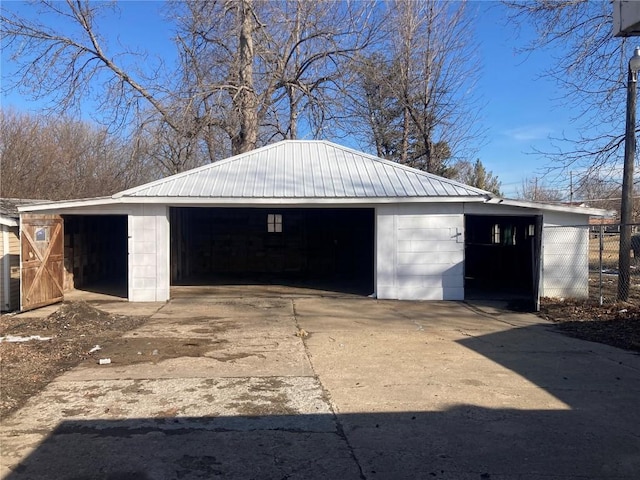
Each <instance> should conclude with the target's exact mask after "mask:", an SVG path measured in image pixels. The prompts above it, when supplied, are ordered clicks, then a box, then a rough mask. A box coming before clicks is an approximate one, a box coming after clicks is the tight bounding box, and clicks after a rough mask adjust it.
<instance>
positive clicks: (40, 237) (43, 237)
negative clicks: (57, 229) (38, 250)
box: [36, 227, 49, 242]
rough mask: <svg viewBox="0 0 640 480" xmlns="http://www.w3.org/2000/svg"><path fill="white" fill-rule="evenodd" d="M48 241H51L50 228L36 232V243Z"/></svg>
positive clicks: (39, 229)
mask: <svg viewBox="0 0 640 480" xmlns="http://www.w3.org/2000/svg"><path fill="white" fill-rule="evenodd" d="M47 240H49V228H47V227H40V228H38V229H37V230H36V242H46V241H47Z"/></svg>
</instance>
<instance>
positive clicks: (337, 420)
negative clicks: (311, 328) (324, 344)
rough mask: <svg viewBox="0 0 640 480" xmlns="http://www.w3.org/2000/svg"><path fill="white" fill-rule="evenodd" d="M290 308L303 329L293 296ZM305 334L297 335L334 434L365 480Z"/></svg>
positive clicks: (298, 324) (294, 318) (365, 478)
mask: <svg viewBox="0 0 640 480" xmlns="http://www.w3.org/2000/svg"><path fill="white" fill-rule="evenodd" d="M291 310H292V311H293V321H294V322H295V326H296V329H297V331H298V332H300V331H304V330H302V328H301V327H300V323H299V322H298V312H297V310H296V302H295V299H293V298H292V299H291ZM307 336H308V335H299V337H300V339H301V340H302V345H303V346H304V354H305V356H306V357H307V360H308V362H309V365H310V366H311V371H312V372H313V378H315V380H316V381H317V382H318V385H320V389H321V390H322V395H323V396H324V398H325V399H326V401H327V403H328V405H329V410H330V411H331V415H332V416H333V421H334V422H335V424H336V434H337V435H338V437H340V438H341V439H342V441H343V442H344V444H345V445H346V447H347V450H348V452H349V457H351V460H353V463H354V464H355V465H356V466H357V467H358V476H359V478H360V480H367V477H366V476H365V474H364V470H363V468H362V465H361V464H360V461H359V460H358V457H357V456H356V453H355V449H354V448H353V445H351V442H350V441H349V437H347V435H346V433H345V432H344V426H343V425H342V423H341V422H340V418H339V417H338V414H337V410H338V409H337V407H336V405H335V404H334V402H333V399H332V398H331V393H330V392H329V390H328V389H327V388H326V387H325V385H324V383H322V379H321V378H320V376H319V375H318V373H317V372H316V369H315V366H314V365H313V359H312V356H311V353H310V352H309V348H308V346H307V341H306V338H307Z"/></svg>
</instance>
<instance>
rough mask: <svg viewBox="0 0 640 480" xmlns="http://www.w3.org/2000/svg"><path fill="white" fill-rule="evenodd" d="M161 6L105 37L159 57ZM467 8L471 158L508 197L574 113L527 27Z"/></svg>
mask: <svg viewBox="0 0 640 480" xmlns="http://www.w3.org/2000/svg"><path fill="white" fill-rule="evenodd" d="M4 1H5V4H6V0H4ZM15 5H16V4H13V5H12V7H15ZM159 6H160V2H153V1H151V2H127V5H126V8H124V9H123V15H122V17H121V19H120V21H119V22H114V21H110V22H109V23H108V24H107V25H105V26H106V27H107V28H106V29H104V31H109V33H110V35H109V40H110V41H117V40H118V39H119V40H120V41H121V42H122V43H123V44H129V43H130V42H132V41H134V42H137V43H138V44H139V45H140V46H142V47H144V48H147V49H151V50H155V52H156V53H158V54H162V52H163V44H164V42H166V41H167V40H168V39H169V38H170V36H171V32H170V31H169V30H168V29H166V28H158V23H157V22H156V20H154V19H155V18H157V14H156V12H157V10H158V8H159ZM472 8H474V9H477V11H478V15H477V20H476V22H475V32H474V33H473V39H474V41H475V42H476V43H475V46H474V47H473V49H474V51H473V52H470V55H479V56H480V63H481V64H482V68H481V70H480V71H470V72H469V75H470V76H473V77H475V80H476V91H477V95H478V98H479V104H481V105H483V108H482V110H481V112H480V115H479V118H480V121H481V126H482V128H483V129H484V130H485V131H486V137H485V140H484V142H483V144H482V146H481V147H480V149H479V151H478V152H477V155H476V157H477V158H479V159H480V160H481V161H482V162H483V163H484V164H485V166H486V167H487V169H488V170H491V171H492V172H493V173H494V174H495V175H497V176H498V178H499V180H500V181H501V182H502V191H503V193H504V194H505V196H507V197H513V196H515V194H516V191H517V189H519V188H521V187H522V183H523V181H524V179H526V178H532V177H534V176H537V175H539V173H540V170H541V169H542V168H544V166H545V165H547V164H548V160H547V159H545V158H544V157H543V156H541V155H539V154H535V153H533V152H534V149H538V150H542V151H549V150H551V149H552V142H551V140H550V137H554V136H555V137H558V136H561V135H562V134H563V133H567V134H570V133H571V132H572V128H573V127H572V124H571V121H570V119H571V114H572V112H571V110H570V109H568V108H567V107H566V105H561V104H560V102H559V101H558V98H559V97H560V96H561V92H559V91H558V90H557V88H556V86H555V84H554V83H553V82H552V81H551V80H549V79H546V78H544V77H542V76H541V75H542V73H543V71H544V70H545V68H546V67H547V66H548V65H549V64H548V62H549V61H551V60H550V55H549V52H548V51H545V52H537V53H535V54H530V55H527V56H524V55H521V54H516V52H515V49H516V47H521V46H523V45H524V44H525V43H526V41H527V39H530V38H531V36H532V35H533V33H532V32H531V31H527V30H526V29H524V30H521V31H520V33H519V35H518V36H516V34H515V32H514V28H513V26H511V25H509V24H508V23H507V18H506V14H505V7H503V6H502V5H501V4H500V3H498V2H496V1H491V0H485V1H475V2H472ZM169 48H172V47H171V46H169ZM2 68H3V70H4V71H5V72H6V71H7V70H6V69H7V68H8V65H7V64H6V63H5V58H4V57H3V59H2ZM2 103H3V105H5V106H8V105H13V106H15V107H16V108H18V109H28V110H34V111H37V109H38V105H37V104H33V103H29V102H27V101H26V100H25V99H23V98H21V97H19V96H17V95H16V94H11V95H7V96H3V98H2ZM472 160H473V159H472Z"/></svg>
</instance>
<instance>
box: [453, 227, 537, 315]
mask: <svg viewBox="0 0 640 480" xmlns="http://www.w3.org/2000/svg"><path fill="white" fill-rule="evenodd" d="M540 245H541V218H540V217H536V216H526V217H517V216H484V215H466V216H465V279H464V281H465V298H466V299H468V300H469V299H474V300H477V299H492V300H516V301H517V300H524V301H527V302H529V301H534V302H535V301H537V294H538V289H537V286H538V281H539V275H540V271H539V270H540V267H539V265H540V251H541V247H540Z"/></svg>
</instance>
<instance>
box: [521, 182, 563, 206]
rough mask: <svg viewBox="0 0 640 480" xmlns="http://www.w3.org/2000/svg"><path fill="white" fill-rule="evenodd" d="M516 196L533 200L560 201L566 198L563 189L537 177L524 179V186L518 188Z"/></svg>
mask: <svg viewBox="0 0 640 480" xmlns="http://www.w3.org/2000/svg"><path fill="white" fill-rule="evenodd" d="M516 196H517V197H518V198H520V199H522V200H529V201H532V202H547V203H558V202H562V201H564V200H565V195H564V193H563V191H562V190H560V189H557V188H553V187H550V186H549V185H547V184H546V183H544V181H543V180H542V179H539V178H537V177H534V178H527V179H525V180H523V181H522V187H521V188H519V189H518V191H517V193H516Z"/></svg>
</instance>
